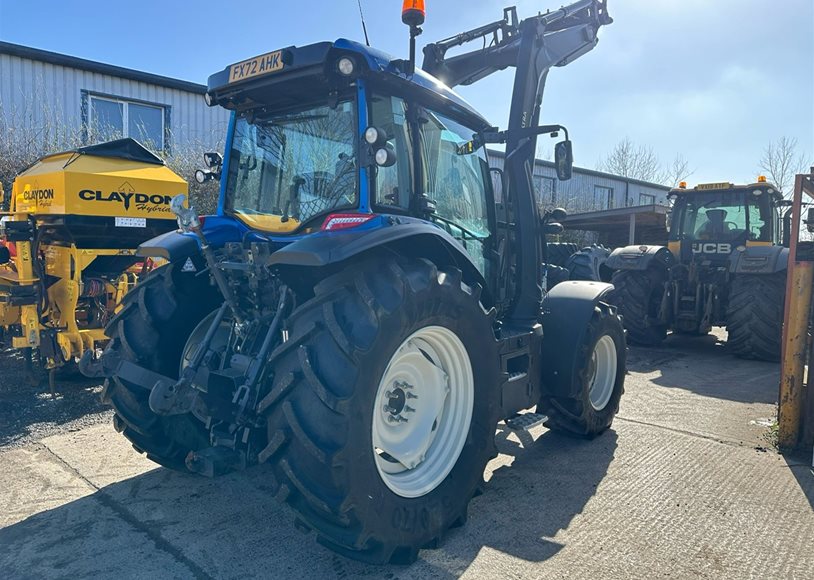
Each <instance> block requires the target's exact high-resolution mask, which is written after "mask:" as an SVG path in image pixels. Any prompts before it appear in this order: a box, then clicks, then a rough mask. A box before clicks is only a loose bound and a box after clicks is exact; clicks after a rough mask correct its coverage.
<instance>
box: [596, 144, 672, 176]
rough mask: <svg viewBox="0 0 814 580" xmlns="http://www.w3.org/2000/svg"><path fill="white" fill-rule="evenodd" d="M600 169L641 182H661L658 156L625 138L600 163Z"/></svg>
mask: <svg viewBox="0 0 814 580" xmlns="http://www.w3.org/2000/svg"><path fill="white" fill-rule="evenodd" d="M600 169H602V170H603V171H607V172H608V173H613V174H615V175H621V176H622V177H629V178H631V179H640V180H641V181H651V182H657V181H661V178H662V174H663V172H662V168H661V162H660V161H659V157H658V155H656V153H655V151H653V149H652V148H651V147H645V146H644V145H636V144H634V143H633V142H632V141H631V140H630V138H628V137H625V138H624V139H622V140H621V141H619V142H618V143H617V144H616V145H615V146H614V147H613V149H612V150H611V152H610V153H609V154H608V156H607V157H606V158H605V159H604V160H603V161H602V162H601V163H600Z"/></svg>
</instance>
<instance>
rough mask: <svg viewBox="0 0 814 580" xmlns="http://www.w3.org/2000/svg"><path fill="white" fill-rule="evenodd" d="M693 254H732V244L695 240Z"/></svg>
mask: <svg viewBox="0 0 814 580" xmlns="http://www.w3.org/2000/svg"><path fill="white" fill-rule="evenodd" d="M692 253H693V254H731V253H732V244H716V243H704V242H695V243H694V244H693V245H692Z"/></svg>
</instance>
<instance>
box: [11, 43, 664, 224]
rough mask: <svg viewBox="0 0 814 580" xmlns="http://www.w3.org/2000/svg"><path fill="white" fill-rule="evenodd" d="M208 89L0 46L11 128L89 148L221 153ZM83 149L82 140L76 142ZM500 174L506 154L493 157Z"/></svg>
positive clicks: (631, 189)
mask: <svg viewBox="0 0 814 580" xmlns="http://www.w3.org/2000/svg"><path fill="white" fill-rule="evenodd" d="M205 92H206V86H205V85H202V84H197V83H193V82H189V81H184V80H179V79H175V78H170V77H165V76H160V75H155V74H151V73H147V72H142V71H138V70H133V69H128V68H123V67H119V66H114V65H110V64H105V63H101V62H96V61H92V60H87V59H83V58H76V57H73V56H68V55H64V54H59V53H55V52H50V51H45V50H40V49H36V48H30V47H26V46H21V45H18V44H11V43H8V42H0V116H5V120H6V124H7V126H15V127H16V128H18V129H20V128H22V127H24V126H25V125H29V126H31V127H36V128H39V127H43V126H46V125H55V126H59V127H60V130H61V131H63V132H67V133H70V134H71V135H72V136H77V137H78V140H79V141H80V143H72V144H74V145H76V144H81V145H87V144H91V143H95V142H99V141H105V140H107V139H109V138H111V137H114V136H115V137H133V138H134V139H137V140H139V141H141V142H144V143H146V144H147V145H148V146H150V147H151V148H152V149H154V150H157V151H163V152H164V153H165V154H170V153H171V152H172V149H173V148H175V147H184V146H194V147H197V148H200V149H201V150H202V151H203V150H207V149H212V148H215V147H216V146H217V145H218V144H219V143H222V140H223V137H224V136H225V134H226V126H227V123H228V120H229V113H228V112H227V111H226V110H224V109H221V108H218V107H213V108H210V107H208V106H207V105H206V103H205V102H204V98H203V95H204V93H205ZM74 141H76V139H74ZM489 161H490V164H491V165H492V166H493V167H500V168H502V167H503V153H502V152H501V151H490V152H489ZM533 179H534V185H535V190H536V192H537V195H538V201H539V203H540V204H541V205H544V206H545V205H557V206H562V207H565V208H566V209H568V211H569V212H571V213H579V212H587V211H597V210H606V209H618V208H624V207H631V206H646V205H666V204H667V192H668V191H669V188H668V187H665V186H662V185H658V184H655V183H648V182H644V181H639V180H635V179H629V178H625V177H620V176H617V175H612V174H609V173H604V172H601V171H596V170H592V169H585V168H581V167H575V168H574V174H573V178H572V179H571V180H570V181H567V182H561V181H558V180H557V177H556V172H555V170H554V164H553V163H551V162H550V161H545V160H542V159H538V160H537V162H536V164H535V167H534V177H533Z"/></svg>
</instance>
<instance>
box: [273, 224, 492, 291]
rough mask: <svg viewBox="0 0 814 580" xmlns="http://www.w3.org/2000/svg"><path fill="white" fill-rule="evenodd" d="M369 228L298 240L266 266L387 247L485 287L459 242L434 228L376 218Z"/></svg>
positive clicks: (317, 263) (329, 260)
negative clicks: (446, 265) (450, 267)
mask: <svg viewBox="0 0 814 580" xmlns="http://www.w3.org/2000/svg"><path fill="white" fill-rule="evenodd" d="M378 220H381V222H380V223H377V224H375V225H374V226H373V227H358V228H353V229H348V230H340V231H334V232H330V231H328V232H318V233H314V234H311V235H309V236H306V237H304V238H301V239H299V240H297V241H295V242H292V243H291V244H288V245H287V246H285V247H283V248H280V249H279V250H277V251H276V252H274V253H273V254H272V255H271V257H270V259H269V262H268V263H269V265H270V266H273V265H276V266H310V267H321V266H327V265H329V264H337V263H340V262H344V261H345V260H348V259H350V258H353V257H354V256H357V255H359V254H362V253H364V252H367V251H369V250H372V249H375V248H379V247H385V246H387V247H391V248H394V249H397V250H398V251H399V252H400V253H403V254H407V255H410V254H411V253H415V255H418V256H426V257H433V256H438V258H439V259H435V258H433V261H434V262H436V263H439V261H441V262H451V263H453V264H455V265H456V266H457V267H458V268H460V269H461V271H462V272H463V273H464V278H465V279H466V280H471V281H477V282H478V283H480V284H481V285H482V286H483V287H484V289H485V288H487V285H486V282H485V280H484V279H483V275H482V274H481V273H480V272H479V271H478V268H477V266H476V265H475V263H474V262H473V261H472V258H471V257H470V256H469V254H468V253H467V252H466V249H465V248H464V247H463V246H461V244H460V242H458V240H456V239H455V238H453V237H452V236H451V235H449V234H448V233H447V232H445V231H444V230H442V229H441V228H439V227H438V226H436V225H433V224H431V223H428V222H425V221H422V220H414V219H411V218H402V217H394V216H380V217H378V218H374V220H371V221H378Z"/></svg>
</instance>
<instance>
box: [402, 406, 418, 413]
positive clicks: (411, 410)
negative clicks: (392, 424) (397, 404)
mask: <svg viewBox="0 0 814 580" xmlns="http://www.w3.org/2000/svg"><path fill="white" fill-rule="evenodd" d="M404 412H405V413H415V409H413V408H412V407H411V406H410V405H404Z"/></svg>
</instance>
